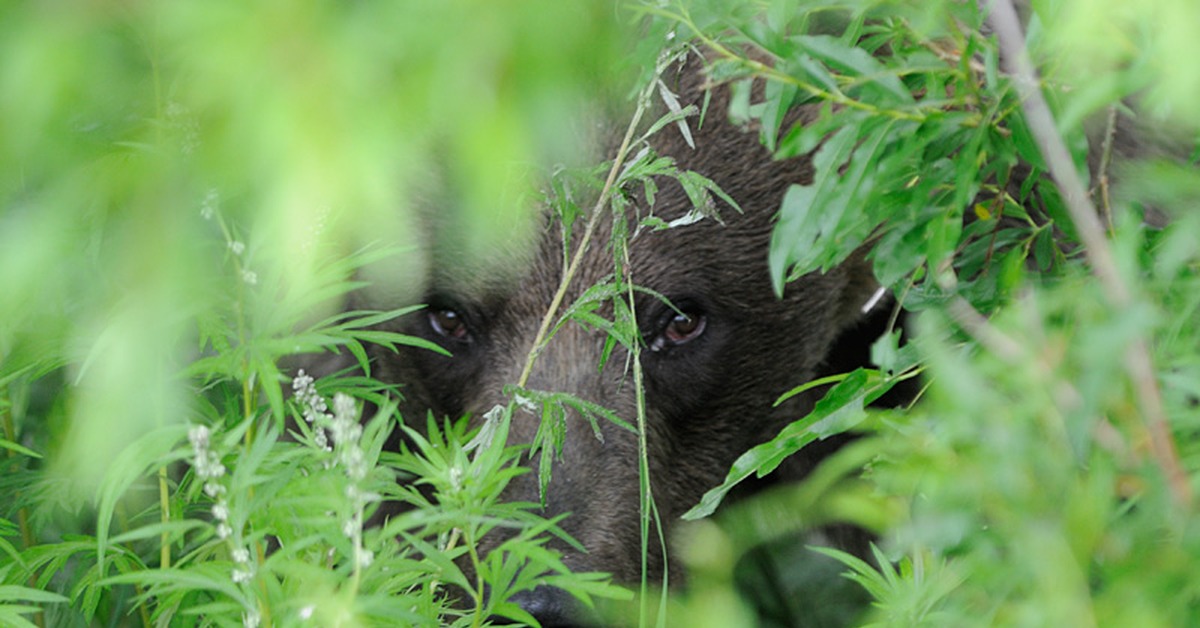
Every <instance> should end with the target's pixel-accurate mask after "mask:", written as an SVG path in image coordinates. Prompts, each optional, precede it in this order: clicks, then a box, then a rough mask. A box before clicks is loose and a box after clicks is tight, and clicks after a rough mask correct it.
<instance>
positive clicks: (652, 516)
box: [621, 242, 670, 626]
mask: <svg viewBox="0 0 1200 628" xmlns="http://www.w3.org/2000/svg"><path fill="white" fill-rule="evenodd" d="M621 253H622V256H623V260H622V261H623V266H624V270H625V288H626V290H627V291H628V299H629V312H630V316H631V317H633V320H632V326H633V328H634V329H638V324H637V308H635V307H634V295H633V275H632V271H631V270H630V263H629V247H628V246H627V243H625V242H622V246H621ZM641 348H642V346H641V344H640V342H639V341H638V340H636V339H635V340H634V342H632V343H631V344H630V352H631V355H632V357H633V390H634V399H635V400H636V406H637V428H638V493H639V498H640V499H639V502H640V503H639V511H640V518H641V526H640V527H641V542H642V583H641V596H640V597H641V600H640V601H639V602H638V625H639V626H645V625H646V613H647V611H648V608H647V601H648V600H649V597H650V596H649V595H648V593H649V582H648V580H647V578H646V574H647V573H648V571H649V570H648V569H647V567H648V566H649V565H648V562H649V555H650V547H649V541H650V522H651V521H653V522H654V526H655V529H656V531H657V532H658V541H659V547H661V548H662V554H663V556H662V560H663V573H662V590H663V591H666V590H667V585H668V579H669V577H670V571H669V570H668V569H667V539H666V534H664V532H663V528H662V517H661V516H660V515H659V513H658V505H657V504H656V503H655V502H654V491H653V487H652V485H651V484H650V449H649V447H648V445H647V436H648V434H647V431H646V387H645V386H644V385H643V376H642V351H641ZM666 617H667V596H666V595H665V594H664V595H661V596H659V609H658V623H659V625H662V622H663V621H664V620H665V618H666Z"/></svg>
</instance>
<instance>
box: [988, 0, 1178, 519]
mask: <svg viewBox="0 0 1200 628" xmlns="http://www.w3.org/2000/svg"><path fill="white" fill-rule="evenodd" d="M991 6H992V12H991V15H990V16H989V19H990V21H991V23H992V26H993V28H994V29H995V32H996V36H997V37H998V38H999V41H1000V52H1001V54H1002V55H1003V56H1004V57H1005V58H1007V61H1008V63H1009V64H1010V67H1011V68H1012V71H1013V79H1014V81H1013V82H1014V84H1015V85H1016V87H1017V89H1018V91H1019V93H1020V95H1021V107H1022V109H1024V111H1025V121H1026V123H1027V124H1028V125H1029V129H1030V131H1031V132H1032V134H1033V137H1034V139H1035V140H1036V141H1037V144H1038V148H1039V149H1040V150H1041V153H1042V155H1043V156H1044V157H1045V159H1046V165H1047V167H1048V169H1049V171H1050V175H1051V176H1052V177H1053V178H1054V181H1055V183H1056V184H1057V185H1058V188H1059V191H1060V192H1061V193H1062V196H1063V199H1064V200H1065V202H1066V206H1067V212H1068V213H1069V214H1070V216H1071V221H1072V222H1073V223H1074V225H1075V229H1076V231H1077V232H1078V233H1079V239H1080V240H1081V241H1082V242H1083V245H1084V248H1085V251H1086V254H1087V257H1088V260H1089V261H1090V262H1091V266H1092V271H1093V272H1094V273H1095V274H1096V277H1097V278H1098V279H1099V280H1100V284H1101V287H1102V288H1103V289H1104V293H1105V295H1106V297H1107V299H1108V302H1109V304H1110V305H1112V306H1113V307H1114V308H1115V309H1117V310H1119V311H1126V310H1128V309H1129V308H1130V306H1131V305H1132V303H1133V296H1132V293H1131V291H1130V290H1129V287H1128V286H1126V285H1125V282H1124V281H1123V280H1122V279H1121V276H1120V274H1119V273H1118V272H1117V265H1116V261H1115V260H1114V258H1113V253H1112V249H1111V248H1110V247H1109V243H1108V240H1107V238H1106V237H1105V233H1104V227H1103V225H1102V224H1101V222H1100V218H1099V215H1098V214H1097V212H1096V209H1095V207H1093V206H1092V203H1091V201H1090V200H1089V199H1088V194H1087V190H1086V189H1085V188H1084V186H1083V181H1082V179H1080V177H1079V174H1078V173H1077V172H1076V171H1075V168H1074V166H1073V162H1072V160H1071V156H1070V153H1068V152H1067V147H1066V145H1065V144H1064V143H1063V140H1062V137H1061V136H1060V135H1059V133H1058V129H1057V128H1056V126H1055V124H1054V117H1053V115H1052V114H1051V113H1050V107H1049V106H1048V105H1047V104H1046V99H1045V97H1044V96H1043V95H1042V92H1041V89H1040V88H1039V86H1038V79H1037V73H1036V71H1035V70H1034V68H1033V64H1032V63H1031V61H1030V59H1029V55H1028V53H1027V51H1026V49H1025V36H1024V34H1023V33H1022V30H1021V23H1020V21H1019V19H1018V18H1017V12H1016V9H1014V8H1013V4H1012V0H995V1H994V2H993V3H992V5H991ZM1125 369H1126V371H1127V372H1128V373H1129V376H1130V378H1131V379H1132V381H1133V386H1134V391H1135V394H1136V395H1137V398H1138V402H1139V403H1138V405H1139V406H1140V408H1141V411H1142V422H1143V427H1144V428H1145V429H1146V430H1147V431H1148V432H1149V436H1150V443H1151V449H1152V451H1153V452H1154V458H1155V460H1156V461H1157V463H1158V465H1159V467H1161V469H1162V472H1163V474H1164V475H1165V476H1166V479H1167V482H1168V485H1169V487H1170V489H1171V491H1172V493H1173V494H1174V497H1175V500H1176V502H1177V503H1178V504H1180V505H1182V506H1184V507H1185V508H1186V507H1189V506H1190V504H1191V489H1190V487H1189V486H1188V479H1187V475H1186V474H1185V473H1184V471H1183V467H1182V465H1180V463H1179V454H1178V452H1177V451H1176V448H1175V441H1174V440H1173V438H1172V437H1171V430H1170V425H1169V424H1168V423H1167V417H1166V411H1165V409H1164V407H1163V403H1162V397H1161V394H1160V393H1159V390H1158V383H1157V381H1156V380H1155V376H1154V366H1153V360H1152V359H1151V357H1150V350H1149V348H1148V347H1147V344H1146V340H1145V339H1144V338H1136V339H1134V340H1133V342H1132V343H1131V344H1130V346H1129V349H1128V351H1127V352H1126V355H1125Z"/></svg>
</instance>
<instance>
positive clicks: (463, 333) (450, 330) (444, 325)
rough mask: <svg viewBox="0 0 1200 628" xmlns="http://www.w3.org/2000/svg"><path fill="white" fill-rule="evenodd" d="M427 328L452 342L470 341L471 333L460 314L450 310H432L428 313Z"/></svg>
mask: <svg viewBox="0 0 1200 628" xmlns="http://www.w3.org/2000/svg"><path fill="white" fill-rule="evenodd" d="M429 326H430V327H432V328H433V331H435V332H437V334H438V335H440V336H445V337H446V338H450V339H453V340H470V338H471V331H470V329H468V328H467V322H466V321H465V320H463V316H462V314H459V313H458V311H456V310H451V309H433V310H430V311H429Z"/></svg>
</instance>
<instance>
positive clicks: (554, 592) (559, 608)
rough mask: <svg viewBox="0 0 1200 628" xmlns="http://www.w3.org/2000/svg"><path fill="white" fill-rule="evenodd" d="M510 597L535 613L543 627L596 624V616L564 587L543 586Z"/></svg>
mask: <svg viewBox="0 0 1200 628" xmlns="http://www.w3.org/2000/svg"><path fill="white" fill-rule="evenodd" d="M509 599H510V600H511V601H512V602H513V603H514V604H517V605H519V606H520V607H521V608H522V609H524V611H525V612H526V613H529V614H530V615H533V617H534V619H537V620H538V623H539V624H541V625H542V628H568V627H575V626H580V627H582V626H593V625H596V624H595V618H593V617H591V616H590V614H589V613H588V612H587V610H588V609H586V608H585V607H584V606H583V605H582V604H580V603H579V601H578V600H576V599H575V598H574V597H572V596H571V594H570V593H567V592H566V591H563V590H562V589H558V588H555V587H548V586H541V587H537V588H536V589H533V590H532V591H521V592H520V593H516V594H514V595H513V596H512V597H511V598H509Z"/></svg>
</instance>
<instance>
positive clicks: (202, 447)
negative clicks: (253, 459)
mask: <svg viewBox="0 0 1200 628" xmlns="http://www.w3.org/2000/svg"><path fill="white" fill-rule="evenodd" d="M188 441H189V442H190V443H191V444H192V451H193V452H195V454H196V457H195V458H193V459H192V468H193V469H195V471H196V477H198V478H200V479H201V480H204V494H205V495H208V496H209V497H210V498H212V500H213V507H212V515H213V519H216V520H217V536H218V537H219V538H221V539H227V538H229V535H230V534H231V533H232V532H233V529H232V528H230V527H229V504H228V503H226V501H225V485H224V484H221V483H220V482H218V480H220V479H221V478H222V477H224V475H225V465H223V464H221V459H220V458H218V457H217V454H216V452H214V451H213V450H211V449H209V446H208V445H209V432H208V428H207V427H205V426H203V425H197V426H196V427H193V428H192V429H190V430H188Z"/></svg>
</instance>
